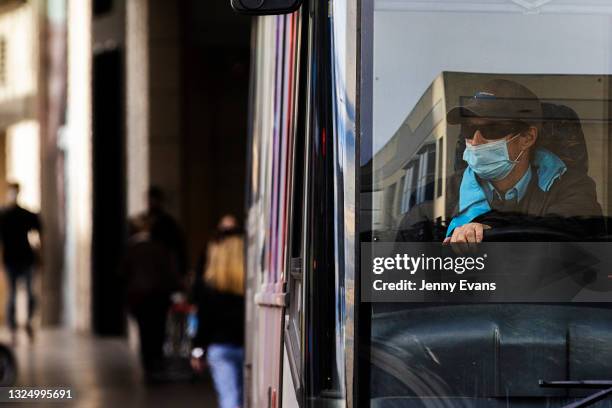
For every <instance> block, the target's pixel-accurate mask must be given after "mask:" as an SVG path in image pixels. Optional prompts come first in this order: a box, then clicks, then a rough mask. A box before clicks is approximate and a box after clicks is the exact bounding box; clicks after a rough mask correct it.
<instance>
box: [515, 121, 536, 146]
mask: <svg viewBox="0 0 612 408" xmlns="http://www.w3.org/2000/svg"><path fill="white" fill-rule="evenodd" d="M521 136H522V137H521V138H519V140H520V144H521V150H524V149H529V148H530V147H531V146H533V145H534V144H535V143H536V141H537V140H538V128H537V127H535V126H530V127H529V129H527V130H526V131H524V132H523V134H522V135H521Z"/></svg>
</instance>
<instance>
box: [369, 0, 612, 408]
mask: <svg viewBox="0 0 612 408" xmlns="http://www.w3.org/2000/svg"><path fill="white" fill-rule="evenodd" d="M536 3H537V4H536ZM569 3H571V5H568V4H569ZM586 3H587V2H580V1H573V2H560V1H547V2H530V1H507V2H500V1H493V0H490V1H488V0H483V1H478V2H454V1H453V2H451V1H444V2H422V1H410V0H400V1H396V0H393V1H390V0H373V1H372V2H367V3H366V7H365V11H364V15H365V16H366V17H365V18H366V19H370V23H371V27H372V30H371V32H367V33H366V38H365V39H364V44H365V47H366V48H368V49H370V51H371V55H372V60H371V61H369V63H371V65H370V66H369V67H368V66H364V68H363V69H366V70H367V69H370V70H371V76H369V77H371V78H372V83H371V94H372V117H371V124H372V126H371V129H364V132H363V135H364V136H363V137H364V139H367V140H362V141H361V146H362V147H364V146H367V148H365V149H364V148H362V150H361V152H360V155H361V156H360V166H361V178H360V184H361V186H360V188H361V191H360V193H361V197H360V206H361V216H360V220H361V222H360V237H361V241H362V243H364V242H365V243H378V242H393V243H399V242H429V243H440V245H442V243H445V242H446V243H449V242H452V243H455V242H458V243H459V242H475V243H476V242H481V241H482V242H487V241H497V242H515V241H521V242H524V241H534V242H556V241H569V242H581V243H585V242H587V243H591V242H598V243H600V244H601V243H602V242H603V243H607V242H609V241H610V230H609V228H610V224H609V217H610V216H611V215H612V188H611V187H612V184H611V183H610V177H611V176H612V163H611V161H610V158H611V157H612V156H611V153H612V143H611V142H610V140H611V138H610V136H611V134H610V129H611V126H610V115H611V112H612V111H611V109H610V108H611V106H612V104H611V101H612V59H611V57H610V52H609V50H610V49H612V34H611V33H612V25H611V23H610V22H611V20H610V14H611V13H612V10H611V9H610V7H609V6H608V5H603V3H596V4H595V3H593V2H588V3H589V5H587V4H586ZM367 4H369V8H368V6H367ZM365 55H369V53H368V52H366V53H365ZM365 77H368V76H367V75H366V76H365ZM364 123H368V122H367V121H366V122H364ZM364 221H365V222H364ZM508 248H510V246H508ZM508 252H509V253H508V256H509V257H513V256H515V257H518V256H520V254H516V253H512V252H511V251H510V250H509V251H508ZM364 307H365V309H366V312H367V313H365V314H363V313H362V318H363V316H368V319H369V322H368V324H367V325H365V326H364V327H367V330H368V333H366V334H367V336H368V356H369V357H368V358H369V362H368V369H367V370H362V371H361V375H362V376H363V378H361V379H360V384H362V385H364V384H367V387H369V388H368V393H367V394H368V395H367V396H368V398H369V399H370V406H372V407H396V406H397V407H411V406H415V407H416V406H419V407H420V406H432V407H433V406H436V407H437V406H465V407H472V406H483V407H485V406H486V407H502V406H504V407H506V406H519V404H521V405H520V406H525V407H527V406H528V407H540V406H542V407H543V406H562V405H563V404H564V403H566V402H567V403H569V402H568V401H571V400H574V399H575V398H579V397H582V396H584V395H586V394H588V393H589V391H588V390H587V391H584V390H582V391H576V390H569V389H559V388H554V389H549V388H543V387H540V385H539V384H538V380H539V379H554V380H589V379H595V378H597V379H606V380H612V347H610V340H612V304H607V303H580V304H578V303H569V302H568V303H555V304H551V303H512V304H501V303H480V304H478V303H476V304H469V305H466V304H439V303H371V304H367V305H366V306H364ZM603 356H605V357H603ZM600 377H601V378H600ZM604 377H605V378H604ZM364 386H365V385H364ZM601 404H602V405H598V406H606V407H609V406H612V403H610V402H605V403H601ZM606 404H607V405H606Z"/></svg>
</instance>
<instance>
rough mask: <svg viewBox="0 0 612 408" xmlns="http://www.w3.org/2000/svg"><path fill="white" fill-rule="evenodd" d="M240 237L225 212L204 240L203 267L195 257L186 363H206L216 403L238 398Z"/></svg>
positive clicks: (227, 405) (235, 406)
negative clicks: (193, 324) (194, 311)
mask: <svg viewBox="0 0 612 408" xmlns="http://www.w3.org/2000/svg"><path fill="white" fill-rule="evenodd" d="M243 250H244V239H243V234H242V232H241V231H240V229H239V228H238V223H237V221H236V218H234V217H233V216H231V215H226V216H224V217H223V218H222V219H221V221H220V223H219V226H218V230H217V236H216V237H215V239H214V240H213V241H212V242H211V243H210V244H209V246H208V250H207V253H206V268H203V264H204V262H200V265H202V266H201V267H200V270H202V269H204V270H205V271H204V274H199V276H198V278H199V279H198V280H196V284H195V286H194V302H195V303H196V304H197V306H198V330H197V334H196V336H195V338H194V341H193V345H194V348H193V351H192V359H191V364H192V367H193V368H194V370H195V371H198V372H201V371H202V370H203V369H204V361H206V363H207V364H208V367H209V369H210V373H211V375H212V378H213V382H214V385H215V390H216V392H217V399H218V401H219V407H220V408H239V407H241V406H242V403H243V377H242V376H243V374H242V367H243V364H244V256H243Z"/></svg>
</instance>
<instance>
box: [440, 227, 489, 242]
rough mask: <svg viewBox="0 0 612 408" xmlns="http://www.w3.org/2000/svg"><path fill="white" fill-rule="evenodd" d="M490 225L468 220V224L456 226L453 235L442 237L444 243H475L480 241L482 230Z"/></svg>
mask: <svg viewBox="0 0 612 408" xmlns="http://www.w3.org/2000/svg"><path fill="white" fill-rule="evenodd" d="M490 228H491V227H490V226H488V225H486V224H480V223H478V222H470V223H468V224H465V225H462V226H461V227H457V228H455V229H454V230H453V235H451V236H450V237H447V238H445V239H444V243H445V244H449V243H450V244H458V243H466V244H476V243H478V242H482V236H483V231H484V230H486V229H490Z"/></svg>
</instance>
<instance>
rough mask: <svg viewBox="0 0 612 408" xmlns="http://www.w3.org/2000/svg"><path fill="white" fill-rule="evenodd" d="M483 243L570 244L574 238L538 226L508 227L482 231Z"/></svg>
mask: <svg viewBox="0 0 612 408" xmlns="http://www.w3.org/2000/svg"><path fill="white" fill-rule="evenodd" d="M482 240H483V242H572V241H576V237H575V236H573V235H571V234H568V233H566V232H563V231H559V230H555V229H552V228H546V227H540V226H521V227H517V226H508V227H499V228H491V229H486V230H484V231H483V239H482Z"/></svg>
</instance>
